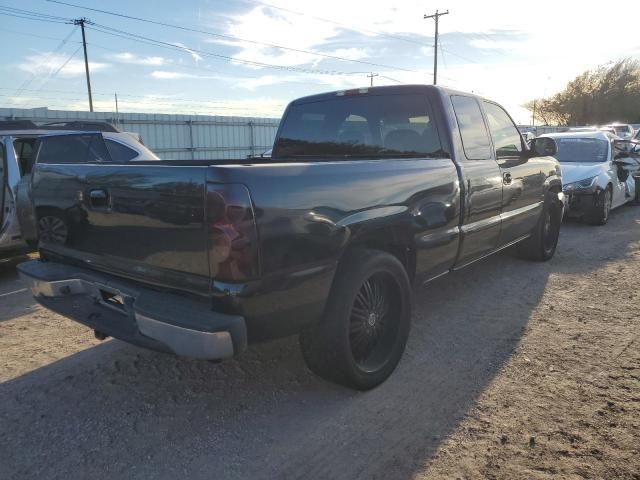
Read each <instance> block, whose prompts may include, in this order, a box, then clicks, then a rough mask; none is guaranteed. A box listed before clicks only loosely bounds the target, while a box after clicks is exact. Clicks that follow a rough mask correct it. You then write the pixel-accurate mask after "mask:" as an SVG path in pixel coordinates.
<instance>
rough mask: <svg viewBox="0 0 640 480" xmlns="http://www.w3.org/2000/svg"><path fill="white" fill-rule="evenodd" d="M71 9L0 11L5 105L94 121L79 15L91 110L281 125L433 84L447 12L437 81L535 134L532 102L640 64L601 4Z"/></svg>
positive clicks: (9, 4) (629, 37)
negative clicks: (436, 17) (606, 68)
mask: <svg viewBox="0 0 640 480" xmlns="http://www.w3.org/2000/svg"><path fill="white" fill-rule="evenodd" d="M61 1H62V0H61ZM64 2H65V3H71V4H75V5H77V6H70V5H63V4H61V3H55V2H52V1H47V0H19V1H18V0H0V45H3V49H2V50H3V52H2V53H3V62H2V65H0V73H1V77H0V78H2V80H1V81H0V107H21V108H35V107H48V108H50V109H54V110H88V101H87V89H86V79H85V72H84V60H83V53H82V43H81V38H82V37H81V32H80V27H78V26H75V25H73V24H71V23H68V22H67V21H66V19H77V18H81V17H86V18H87V19H88V22H90V23H89V24H88V25H87V28H86V37H87V48H88V55H89V66H90V71H91V84H92V87H93V92H94V109H95V110H96V111H105V112H114V111H115V96H114V94H115V93H117V94H118V107H119V110H120V112H148V113H187V114H207V115H233V116H264V117H274V118H277V117H280V115H281V114H282V112H283V110H284V108H285V107H286V105H287V103H288V102H289V101H291V100H293V99H295V98H297V97H301V96H305V95H311V94H315V93H319V92H323V91H331V90H339V89H346V88H356V87H363V86H367V85H369V84H370V81H371V79H370V78H369V77H368V75H370V74H374V75H376V74H377V75H376V76H374V78H373V82H374V85H396V84H403V83H411V84H416V83H423V84H431V83H432V82H433V72H432V71H433V50H434V49H433V45H434V21H433V20H432V19H425V18H424V15H425V14H433V13H435V10H436V9H438V10H439V11H441V12H442V11H446V10H449V14H448V15H445V16H442V17H441V18H440V41H439V51H438V55H439V62H438V83H439V84H441V85H445V86H449V87H453V88H457V89H459V90H464V91H471V92H474V93H477V94H480V95H483V96H485V97H488V98H491V99H493V100H495V101H497V102H499V103H501V104H502V105H503V106H505V107H506V108H507V110H508V111H509V112H510V113H511V115H512V116H513V117H514V120H515V121H516V122H517V123H519V124H528V123H530V122H531V114H530V112H528V111H527V110H526V109H524V108H523V107H522V105H523V104H524V103H525V102H527V101H528V100H531V99H533V98H537V97H542V96H548V95H551V94H553V93H555V92H557V91H559V90H561V89H562V88H563V87H564V86H565V85H566V83H567V82H568V81H570V80H571V79H573V78H574V77H575V76H576V75H578V74H579V73H581V72H583V71H585V70H587V69H592V68H596V67H598V66H599V65H606V64H607V63H610V62H613V61H616V60H618V59H620V58H627V57H629V58H635V59H639V58H640V35H637V34H636V33H634V28H628V26H629V25H630V17H626V16H625V14H624V12H622V11H621V10H620V9H619V8H607V6H606V5H604V4H601V3H595V2H593V3H591V2H579V1H566V0H565V1H557V0H556V1H549V0H536V1H535V2H524V1H520V2H501V1H492V0H485V1H483V2H478V1H473V0H438V1H435V2H434V1H424V0H423V1H414V0H398V1H385V2H381V1H374V0H349V1H345V0H322V1H317V0H315V1H311V0H298V1H296V2H292V1H286V0H265V1H264V2H262V1H259V0H226V1H222V0H182V1H181V2H179V3H178V2H175V1H171V0H156V1H148V0H138V1H135V2H133V1H130V0H110V1H109V2H104V1H97V0H64ZM82 7H85V8H82ZM88 8H92V9H99V10H103V12H99V11H95V10H89V9H88ZM16 9H19V10H16ZM25 10H26V11H28V12H29V13H24V12H23V11H25ZM104 10H106V11H108V12H112V13H114V14H117V15H113V14H108V13H105V12H104ZM33 12H35V13H36V14H38V20H33V18H34V13H33ZM43 15H46V16H43ZM121 15H125V16H129V17H139V18H142V19H145V20H147V21H146V22H143V21H140V20H136V19H134V18H126V17H123V16H121ZM24 17H29V18H24ZM150 22H155V23H150ZM161 24H165V25H161ZM176 27H177V28H176Z"/></svg>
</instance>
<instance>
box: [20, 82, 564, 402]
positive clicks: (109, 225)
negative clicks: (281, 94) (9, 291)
mask: <svg viewBox="0 0 640 480" xmlns="http://www.w3.org/2000/svg"><path fill="white" fill-rule="evenodd" d="M44 141H46V139H45V140H44ZM554 153H555V142H554V141H553V140H552V139H550V138H545V139H541V140H538V139H536V140H535V141H534V149H529V148H527V146H526V145H525V144H524V142H523V140H522V137H521V136H520V133H519V132H518V129H517V128H516V126H515V124H514V123H513V121H512V119H511V117H510V116H509V115H508V114H507V112H506V111H505V110H504V109H503V108H502V107H501V106H499V105H498V104H496V103H494V102H492V101H489V100H486V99H483V98H480V97H477V96H475V95H473V94H467V93H462V92H457V91H453V90H449V89H446V88H442V87H436V86H420V85H413V86H394V87H375V88H364V89H356V90H348V91H339V92H330V93H325V94H320V95H314V96H312V97H306V98H302V99H299V100H296V101H294V102H292V103H291V104H290V105H289V107H288V108H287V110H286V112H285V114H284V117H283V120H282V122H281V124H280V127H279V130H278V134H277V136H276V141H275V144H274V147H273V151H272V154H271V157H270V158H268V157H264V158H254V159H239V160H235V161H232V160H211V161H181V162H172V161H157V162H133V163H132V162H123V161H111V162H100V163H99V164H97V165H96V164H95V162H91V164H88V163H75V162H73V163H69V162H67V161H66V160H65V158H64V157H59V156H58V157H55V158H52V159H51V160H48V161H40V159H39V160H38V162H37V164H36V168H35V171H34V174H33V178H32V191H33V201H34V206H35V210H36V211H39V210H45V211H50V210H51V209H56V210H57V211H59V212H63V214H64V215H66V218H67V219H68V221H69V222H70V225H69V226H70V231H71V234H70V235H68V236H67V238H66V240H65V242H64V243H60V242H57V241H53V239H49V238H43V239H41V242H40V256H41V259H42V260H41V261H35V262H27V263H23V264H20V265H19V266H18V268H19V270H20V272H21V274H22V276H23V277H24V278H25V279H26V280H27V281H28V282H29V284H30V285H31V287H32V291H33V292H34V295H35V297H36V298H37V300H38V301H39V302H40V303H41V304H43V305H44V306H46V307H48V308H50V309H52V310H54V311H56V312H59V313H61V314H63V315H66V316H68V317H70V318H72V319H74V320H76V321H78V322H80V323H82V324H84V325H87V326H89V327H90V328H92V329H94V330H95V332H96V336H98V337H99V338H105V337H106V336H114V337H117V338H120V339H122V340H125V341H127V342H130V343H133V344H136V345H139V346H143V347H147V348H152V349H156V350H162V351H169V352H174V353H176V354H179V355H186V356H191V357H198V358H206V359H223V358H229V357H231V356H233V355H237V354H240V353H241V352H242V351H243V350H244V349H245V348H246V347H247V344H248V343H249V342H256V341H260V340H266V339H270V338H277V337H283V336H287V335H292V334H300V345H301V348H302V352H303V356H304V359H305V360H306V362H307V364H308V365H309V367H310V368H311V370H312V371H314V372H315V373H317V374H319V375H321V376H323V377H325V378H327V379H330V380H332V381H335V382H338V383H341V384H344V385H348V386H350V387H353V388H358V389H363V390H364V389H370V388H373V387H375V386H376V385H378V384H380V383H381V382H383V381H384V380H385V379H386V378H387V377H388V376H389V375H390V374H391V373H392V372H393V370H394V369H395V367H396V365H397V363H398V361H399V360H400V358H401V356H402V354H403V351H404V348H405V344H406V341H407V337H408V334H409V329H410V323H411V315H410V311H411V292H412V288H411V282H412V281H413V282H416V283H418V284H423V283H426V282H429V281H431V280H433V279H435V278H437V277H439V276H441V275H444V274H446V273H448V272H450V271H453V270H459V269H461V268H463V267H465V266H467V265H469V264H472V263H474V262H475V261H478V260H480V259H482V258H484V257H486V256H487V255H489V254H492V253H494V252H497V251H499V250H502V249H504V248H507V247H510V246H512V245H515V246H516V247H517V249H518V251H519V252H520V254H521V255H522V256H523V257H526V258H529V259H532V260H537V261H546V260H549V259H551V258H552V257H553V255H554V252H555V249H556V244H557V241H558V235H559V231H560V224H561V220H562V211H563V202H562V198H563V194H562V191H561V189H562V181H561V178H560V165H559V164H558V162H557V161H556V160H555V159H554V158H553V157H552V155H553V154H554ZM158 202H163V204H172V205H174V206H175V207H174V211H175V212H176V215H171V217H170V218H167V217H162V216H158V215H155V214H153V211H155V210H153V211H150V210H149V208H145V206H149V207H151V206H153V205H156V204H157V203H158ZM459 293H460V294H461V295H464V292H462V291H461V292H459Z"/></svg>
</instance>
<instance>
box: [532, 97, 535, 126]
mask: <svg viewBox="0 0 640 480" xmlns="http://www.w3.org/2000/svg"><path fill="white" fill-rule="evenodd" d="M531 126H533V127H535V126H536V100H534V101H533V113H532V114H531Z"/></svg>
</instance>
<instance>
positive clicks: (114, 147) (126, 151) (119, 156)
mask: <svg viewBox="0 0 640 480" xmlns="http://www.w3.org/2000/svg"><path fill="white" fill-rule="evenodd" d="M104 143H106V144H107V149H108V150H109V154H110V155H111V160H113V161H114V162H128V161H129V160H133V159H134V158H136V157H137V156H138V152H136V151H135V150H133V149H132V148H129V147H125V146H124V145H122V144H121V143H118V142H114V141H113V140H109V139H108V138H105V139H104Z"/></svg>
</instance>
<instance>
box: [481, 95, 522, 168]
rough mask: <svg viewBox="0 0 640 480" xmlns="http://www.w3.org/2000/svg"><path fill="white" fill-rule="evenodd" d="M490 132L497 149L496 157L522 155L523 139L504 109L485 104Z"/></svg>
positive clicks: (493, 104) (492, 104)
mask: <svg viewBox="0 0 640 480" xmlns="http://www.w3.org/2000/svg"><path fill="white" fill-rule="evenodd" d="M484 110H485V112H487V120H488V121H489V130H490V131H491V136H492V137H493V143H494V145H495V148H496V157H498V158H505V157H514V156H520V153H522V138H521V137H520V132H518V129H517V127H516V126H515V125H514V124H513V121H512V120H511V118H510V117H509V115H508V114H507V112H505V111H504V109H503V108H502V107H500V106H498V105H496V104H495V103H490V102H484Z"/></svg>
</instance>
